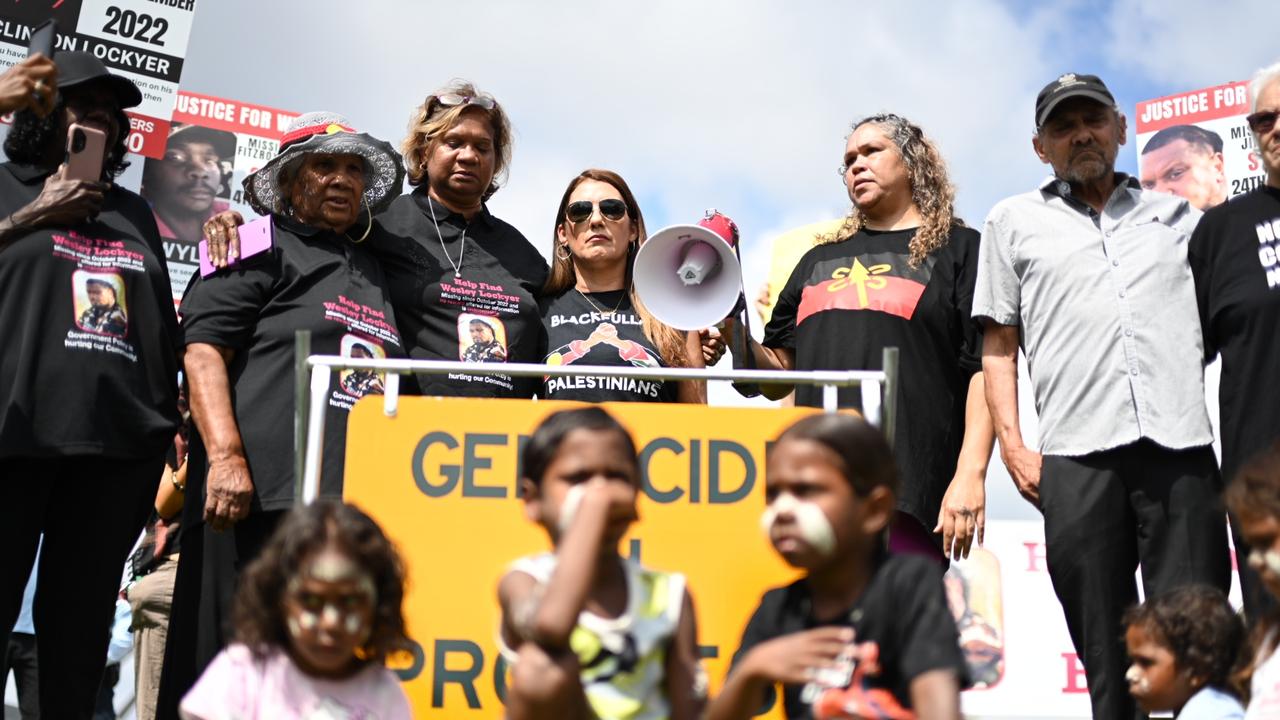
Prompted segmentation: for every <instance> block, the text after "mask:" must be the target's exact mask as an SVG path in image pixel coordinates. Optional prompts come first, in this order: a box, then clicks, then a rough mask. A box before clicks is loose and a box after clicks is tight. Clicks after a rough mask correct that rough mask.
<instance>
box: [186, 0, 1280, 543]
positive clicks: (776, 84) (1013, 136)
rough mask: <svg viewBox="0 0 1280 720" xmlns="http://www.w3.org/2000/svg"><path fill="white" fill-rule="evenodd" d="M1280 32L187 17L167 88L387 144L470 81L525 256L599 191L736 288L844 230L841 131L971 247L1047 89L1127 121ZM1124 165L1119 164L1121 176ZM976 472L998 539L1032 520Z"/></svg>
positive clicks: (515, 5)
mask: <svg viewBox="0 0 1280 720" xmlns="http://www.w3.org/2000/svg"><path fill="white" fill-rule="evenodd" d="M1278 21H1280V3H1277V2H1276V1H1275V0H1215V1H1214V2H1206V1H1205V0H1127V1H1124V2H1115V3H1109V2H1101V1H1099V0H1057V1H1056V2H1052V3H1048V2H1030V1H1024V2H999V1H998V0H936V1H924V0H921V1H918V2H912V1H908V0H899V1H897V2H893V3H869V2H834V1H830V0H828V1H824V2H820V1H817V0H814V1H801V0H797V1H794V2H783V1H781V0H776V1H775V0H649V1H647V2H569V1H567V0H539V1H538V2H528V1H526V0H469V1H467V2H453V3H445V2H438V1H437V0H361V2H358V3H352V2H337V1H336V0H313V1H311V2H305V3H304V2H300V1H298V0H289V1H281V0H275V1H272V2H263V1H262V0H216V1H215V0H201V1H200V3H199V5H198V9H197V13H196V18H195V26H194V29H193V31H192V37H191V42H190V47H189V51H188V55H187V64H186V66H185V70H184V76H183V86H184V87H185V88H186V89H188V90H191V91H194V92H199V93H206V94H210V95H217V96H222V97H227V98H231V99H236V100H241V101H245V102H253V103H260V104H264V105H272V106H276V107H280V108H285V109H290V110H295V111H306V110H318V109H329V110H335V111H338V112H342V113H344V114H346V115H347V116H348V117H349V118H350V119H351V120H352V121H353V123H355V124H356V125H357V126H358V127H360V128H361V129H364V130H367V131H369V132H371V133H373V134H374V135H377V136H379V137H382V138H385V139H388V140H391V141H392V142H394V143H397V144H398V143H399V141H400V139H401V137H402V136H403V134H404V131H405V127H406V124H407V121H408V118H409V114H410V110H411V109H412V108H413V107H414V106H415V105H416V104H417V103H419V102H420V101H421V100H422V98H423V96H424V95H425V94H427V93H428V92H430V91H431V90H432V89H434V88H436V87H438V86H440V85H442V84H443V83H445V82H447V81H448V80H449V79H451V78H454V77H463V78H468V79H471V80H473V81H474V82H476V83H477V84H478V85H479V86H480V87H481V88H482V89H484V90H487V91H489V92H491V93H493V94H494V95H496V96H497V98H498V100H499V101H500V102H501V103H503V105H504V106H505V107H506V108H507V110H508V112H509V114H510V115H511V118H512V122H513V124H514V125H515V129H516V143H515V157H514V162H513V165H512V168H511V176H510V179H509V182H508V183H507V185H506V187H504V188H503V189H502V190H501V191H500V192H499V193H498V194H497V195H495V196H494V198H493V200H492V201H491V203H490V208H491V209H492V210H493V211H494V212H495V213H496V214H497V215H499V216H500V217H502V218H504V219H506V220H507V221H509V222H511V223H512V224H514V225H515V226H516V227H518V228H520V229H521V230H522V231H523V232H524V233H525V235H526V236H527V237H528V238H529V239H530V240H531V241H532V242H533V243H534V244H535V245H536V246H538V247H539V248H540V249H542V250H543V252H544V253H548V252H550V242H551V231H552V217H551V216H552V214H553V213H554V212H555V207H556V203H557V201H558V200H559V197H560V194H561V193H562V192H563V190H564V187H565V185H566V184H567V183H568V181H569V180H570V179H571V178H572V177H573V176H574V175H575V174H577V172H578V171H580V170H581V169H583V168H586V167H593V166H594V167H605V168H610V169H614V170H617V171H619V172H621V173H622V174H623V176H624V177H626V178H627V180H628V181H629V183H630V184H631V186H632V188H633V190H635V192H636V193H637V195H638V196H639V198H640V201H641V205H642V208H643V210H644V213H645V216H646V222H647V225H648V226H649V229H650V232H653V231H655V230H657V229H658V228H661V227H664V226H666V225H670V224H675V223H686V222H691V221H694V220H696V219H697V218H699V217H700V216H701V213H702V211H703V210H704V209H705V208H708V207H716V208H719V209H720V210H722V211H724V212H726V213H727V214H729V215H730V216H732V217H733V218H734V219H735V220H737V222H738V224H739V226H740V227H741V229H742V232H743V238H744V245H743V252H744V261H745V262H744V275H745V278H746V285H747V287H748V288H755V287H758V286H759V284H760V283H762V282H763V280H764V277H765V273H766V271H767V264H768V258H769V252H770V241H771V239H772V238H773V237H774V236H776V235H777V234H779V233H780V232H782V231H784V230H786V229H788V228H792V227H796V226H799V225H803V224H807V223H810V222H814V221H817V220H823V219H827V218H832V217H837V216H839V215H841V214H843V213H844V212H845V210H846V209H847V203H848V200H847V198H846V196H845V194H844V189H843V187H842V186H841V185H840V182H839V178H838V177H837V175H836V172H835V168H836V167H837V166H838V165H839V164H840V159H841V156H842V154H843V150H844V140H845V136H846V134H847V132H848V127H849V124H850V122H851V121H853V120H854V119H855V118H858V117H862V116H865V115H868V114H872V113H876V112H882V111H893V112H897V113H899V114H903V115H906V116H907V117H910V118H912V119H913V120H915V121H917V122H918V123H919V124H920V125H922V126H923V127H924V129H925V131H926V132H927V133H929V134H931V135H932V136H934V138H935V139H936V140H937V142H938V143H939V144H940V146H941V148H942V151H943V154H944V156H945V157H946V158H947V160H948V163H949V166H950V169H951V174H952V177H953V180H954V181H955V182H956V184H957V186H958V205H959V212H960V215H961V216H962V217H964V218H965V219H966V220H967V221H968V222H969V223H970V224H972V225H978V226H980V225H981V223H982V221H983V219H984V217H985V215H986V212H987V210H988V209H989V208H990V207H991V206H992V205H993V204H994V203H995V202H996V201H998V200H999V199H1001V198H1003V197H1006V196H1008V195H1012V194H1015V193H1018V192H1023V191H1026V190H1028V189H1030V188H1031V187H1033V186H1034V184H1035V183H1036V182H1037V181H1038V180H1039V179H1040V178H1041V177H1043V175H1044V174H1045V167H1044V166H1042V165H1041V164H1040V163H1039V161H1038V160H1037V159H1036V157H1035V155H1034V154H1033V152H1032V150H1031V142H1030V136H1031V132H1032V129H1033V128H1032V125H1033V120H1032V115H1033V106H1034V100H1035V95H1036V93H1037V92H1038V91H1039V89H1040V88H1041V87H1042V86H1043V85H1044V84H1045V83H1047V82H1049V81H1050V80H1052V79H1054V78H1056V77H1057V76H1058V75H1060V74H1062V73H1064V72H1089V73H1095V74H1098V75H1101V76H1102V77H1103V78H1104V79H1105V80H1106V81H1107V83H1108V84H1109V85H1110V87H1111V89H1112V91H1113V92H1114V93H1115V95H1116V97H1117V99H1118V100H1119V101H1120V103H1121V106H1122V108H1123V109H1125V110H1126V112H1127V113H1128V114H1130V115H1132V113H1133V107H1134V105H1135V104H1136V103H1137V102H1138V101H1140V100H1146V99H1150V98H1154V97H1159V96H1162V95H1167V94H1171V93H1175V92H1180V91H1184V90H1190V89H1194V88H1198V87H1204V86H1209V85H1216V84H1220V83H1224V82H1228V81H1232V80H1240V79H1247V78H1248V77H1249V76H1250V75H1251V74H1252V72H1253V71H1254V70H1255V69H1256V68H1258V67H1260V66H1263V65H1266V64H1269V63H1271V62H1274V61H1276V60H1280V46H1277V44H1276V42H1275V37H1276V34H1275V28H1277V27H1280V22H1278ZM1263 29H1265V31H1266V34H1264V33H1263V32H1262V30H1263ZM1130 140H1131V142H1132V135H1131V138H1130ZM1135 165H1136V163H1135V160H1134V151H1133V146H1132V144H1130V145H1128V146H1127V147H1126V148H1124V149H1123V150H1122V151H1121V159H1120V167H1121V169H1123V170H1128V171H1132V170H1133V169H1134V168H1135ZM1022 395H1023V398H1024V400H1026V399H1027V396H1028V395H1029V392H1028V391H1027V390H1026V388H1025V387H1024V390H1023V393H1022ZM734 398H735V396H733V394H732V392H731V391H727V390H724V389H721V390H718V391H713V399H719V400H720V401H722V402H723V401H731V400H733V399H734ZM1023 406H1024V410H1023V415H1024V416H1029V418H1028V423H1029V424H1034V413H1033V412H1032V411H1031V408H1030V406H1029V405H1028V404H1027V403H1026V402H1024V404H1023ZM1028 430H1030V428H1028ZM992 465H993V468H992V478H991V479H990V480H989V481H988V487H989V492H990V493H991V509H992V513H993V515H995V516H1000V517H1022V518H1026V517H1031V518H1034V517H1036V516H1035V514H1034V512H1033V511H1031V509H1030V507H1029V506H1027V505H1026V504H1025V503H1022V502H1021V501H1020V500H1018V498H1017V496H1016V495H1015V494H1013V491H1012V489H1011V486H1010V483H1009V481H1008V479H1007V476H1006V475H1004V472H1003V468H1002V467H1000V462H999V460H998V459H996V460H994V461H993V463H992Z"/></svg>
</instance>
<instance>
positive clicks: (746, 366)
mask: <svg viewBox="0 0 1280 720" xmlns="http://www.w3.org/2000/svg"><path fill="white" fill-rule="evenodd" d="M733 314H734V315H735V316H737V318H736V319H737V321H738V329H737V332H735V333H734V334H733V345H734V347H731V348H729V349H730V351H732V352H733V367H734V369H735V370H755V369H756V368H757V367H758V366H757V365H756V356H755V353H753V352H751V319H750V315H751V313H749V312H747V304H746V302H745V298H744V297H743V296H739V297H738V304H737V305H735V306H734V310H733ZM733 389H734V390H736V391H738V394H739V395H741V396H742V397H748V398H752V397H756V396H758V395H759V394H760V386H759V385H758V384H757V383H750V382H735V383H733Z"/></svg>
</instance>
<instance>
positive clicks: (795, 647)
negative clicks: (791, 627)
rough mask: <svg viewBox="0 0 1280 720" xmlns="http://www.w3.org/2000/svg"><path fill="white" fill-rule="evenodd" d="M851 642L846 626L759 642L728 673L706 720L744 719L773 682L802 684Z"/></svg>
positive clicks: (752, 711) (849, 630) (850, 630)
mask: <svg viewBox="0 0 1280 720" xmlns="http://www.w3.org/2000/svg"><path fill="white" fill-rule="evenodd" d="M851 642H853V630H852V629H851V628H847V627H820V628H814V629H813V630H805V631H804V632H798V633H791V634H790V635H783V636H781V637H777V638H774V639H773V640H770V641H768V642H763V643H760V644H759V645H757V646H755V647H754V648H752V649H751V650H750V651H749V652H748V653H747V654H746V655H745V656H744V657H743V658H742V662H740V663H739V664H738V666H737V667H735V668H734V669H733V671H732V672H730V673H729V677H728V679H726V680H725V683H724V687H723V688H722V689H721V690H720V695H719V696H717V697H716V699H715V700H712V701H711V705H710V706H709V707H708V708H707V714H706V716H705V717H706V720H739V719H742V720H745V719H746V718H750V717H751V716H752V715H754V714H755V713H756V711H757V710H759V709H760V705H761V704H762V703H763V702H764V698H765V695H764V693H765V689H766V688H768V687H769V686H770V685H772V684H774V683H787V684H791V685H801V684H804V683H806V682H808V681H809V680H811V679H812V677H813V673H814V672H815V671H817V670H819V669H822V668H827V667H831V666H832V665H833V664H834V663H835V661H836V659H837V658H838V657H839V656H840V654H841V653H842V652H844V650H845V649H846V648H847V647H848V646H849V643H851Z"/></svg>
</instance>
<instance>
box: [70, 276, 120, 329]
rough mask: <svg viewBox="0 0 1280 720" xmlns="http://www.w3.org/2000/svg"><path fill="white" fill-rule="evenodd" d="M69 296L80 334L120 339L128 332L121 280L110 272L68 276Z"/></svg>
mask: <svg viewBox="0 0 1280 720" xmlns="http://www.w3.org/2000/svg"><path fill="white" fill-rule="evenodd" d="M71 296H72V306H73V307H74V308H75V316H76V317H75V321H76V325H77V326H78V327H79V328H80V329H81V330H86V331H88V332H92V333H98V334H100V335H111V336H113V337H124V335H125V332H126V331H127V330H128V329H129V314H128V310H127V305H126V300H125V293H124V278H122V277H120V276H119V275H117V274H116V273H112V272H96V273H95V272H88V271H86V270H77V271H75V272H74V273H72V274H71Z"/></svg>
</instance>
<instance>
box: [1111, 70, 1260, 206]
mask: <svg viewBox="0 0 1280 720" xmlns="http://www.w3.org/2000/svg"><path fill="white" fill-rule="evenodd" d="M1249 104H1250V99H1249V84H1248V83H1245V82H1233V83H1227V84H1226V85H1218V86H1217V87H1211V88H1204V89H1203V90H1192V91H1190V92H1185V93H1179V94H1177V95H1170V96H1168V97H1162V98H1157V99H1155V100H1148V101H1146V102H1140V103H1138V108H1137V113H1135V115H1134V117H1135V119H1136V121H1137V128H1136V130H1137V137H1138V142H1137V145H1138V148H1137V151H1138V176H1139V179H1140V180H1141V181H1142V186H1143V187H1144V188H1147V189H1149V190H1158V191H1161V192H1169V193H1173V194H1175V195H1180V196H1182V197H1184V198H1186V199H1187V200H1188V201H1189V202H1190V203H1191V204H1192V205H1194V206H1195V207H1196V208H1198V209H1200V210H1206V209H1208V208H1210V207H1213V206H1214V205H1217V204H1218V203H1221V202H1223V201H1225V200H1228V199H1230V198H1233V197H1235V196H1236V195H1240V194H1242V193H1245V192H1248V191H1249V190H1252V189H1253V188H1255V187H1258V186H1259V185H1262V184H1263V183H1264V182H1265V180H1266V173H1265V171H1264V170H1263V169H1262V161H1261V159H1260V158H1259V157H1258V151H1257V147H1256V145H1255V143H1254V138H1253V133H1252V132H1250V130H1249V124H1248V123H1247V122H1246V121H1245V116H1246V115H1248V114H1249Z"/></svg>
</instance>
